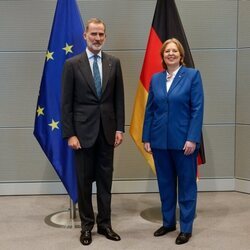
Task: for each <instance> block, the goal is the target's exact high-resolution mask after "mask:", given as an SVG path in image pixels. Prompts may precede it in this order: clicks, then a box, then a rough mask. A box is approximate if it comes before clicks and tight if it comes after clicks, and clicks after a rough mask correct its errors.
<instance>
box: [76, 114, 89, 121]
mask: <svg viewBox="0 0 250 250" xmlns="http://www.w3.org/2000/svg"><path fill="white" fill-rule="evenodd" d="M74 120H75V121H76V122H86V121H87V120H88V117H86V116H84V115H83V114H74Z"/></svg>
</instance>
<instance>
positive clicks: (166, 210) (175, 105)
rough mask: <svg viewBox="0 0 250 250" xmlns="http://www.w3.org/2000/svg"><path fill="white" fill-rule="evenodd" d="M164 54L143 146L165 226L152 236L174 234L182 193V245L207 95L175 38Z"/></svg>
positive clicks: (190, 217) (192, 203)
mask: <svg viewBox="0 0 250 250" xmlns="http://www.w3.org/2000/svg"><path fill="white" fill-rule="evenodd" d="M160 54H161V58H162V66H163V68H164V70H163V71H162V72H159V73H156V74H154V75H153V76H152V78H151V83H150V89H149V95H148V101H147V106H146V111H145V118H144V126H143V135H142V141H143V143H144V148H145V150H146V151H147V152H149V153H152V154H153V158H154V163H155V167H156V173H157V180H158V186H159V192H160V198H161V203H162V217H163V226H162V227H160V228H159V229H158V230H156V231H155V233H154V236H156V237H157V236H162V235H165V234H166V233H168V232H171V231H174V230H176V214H175V213H176V203H177V190H178V204H179V208H180V233H179V235H178V237H177V238H176V241H175V243H176V244H178V245H179V244H184V243H186V242H188V240H189V239H190V237H191V236H192V228H193V221H194V217H195V210H196V200H197V184H196V174H197V154H198V148H199V145H200V139H201V129H202V121H203V106H204V96H203V88H202V80H201V75H200V72H199V71H198V70H196V69H191V68H186V67H185V66H184V49H183V46H182V45H181V43H180V42H179V41H178V40H177V39H175V38H172V39H169V40H167V41H165V43H164V44H163V45H162V48H161V51H160Z"/></svg>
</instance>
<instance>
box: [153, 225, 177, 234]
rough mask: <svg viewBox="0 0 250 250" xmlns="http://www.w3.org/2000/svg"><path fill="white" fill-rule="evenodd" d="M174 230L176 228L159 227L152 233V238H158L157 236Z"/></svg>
mask: <svg viewBox="0 0 250 250" xmlns="http://www.w3.org/2000/svg"><path fill="white" fill-rule="evenodd" d="M175 230H176V226H174V227H164V226H162V227H160V228H159V229H157V230H156V231H155V232H154V236H155V237H158V236H162V235H164V234H167V233H169V232H172V231H175Z"/></svg>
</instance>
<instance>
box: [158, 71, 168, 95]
mask: <svg viewBox="0 0 250 250" xmlns="http://www.w3.org/2000/svg"><path fill="white" fill-rule="evenodd" d="M166 77H167V73H166V70H164V71H162V73H161V74H160V75H159V83H160V84H159V91H160V92H162V93H163V96H166V95H167V87H166Z"/></svg>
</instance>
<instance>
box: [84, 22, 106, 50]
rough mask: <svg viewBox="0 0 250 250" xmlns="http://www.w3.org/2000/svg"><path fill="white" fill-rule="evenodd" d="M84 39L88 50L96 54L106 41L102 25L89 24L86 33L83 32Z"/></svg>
mask: <svg viewBox="0 0 250 250" xmlns="http://www.w3.org/2000/svg"><path fill="white" fill-rule="evenodd" d="M83 36H84V39H85V40H86V42H87V46H88V49H89V50H90V51H91V52H92V53H94V54H97V53H98V52H99V51H100V50H101V49H102V46H103V44H104V42H105V40H106V34H105V30H104V26H103V24H101V23H99V24H96V23H90V24H89V29H88V31H87V32H84V35H83Z"/></svg>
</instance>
